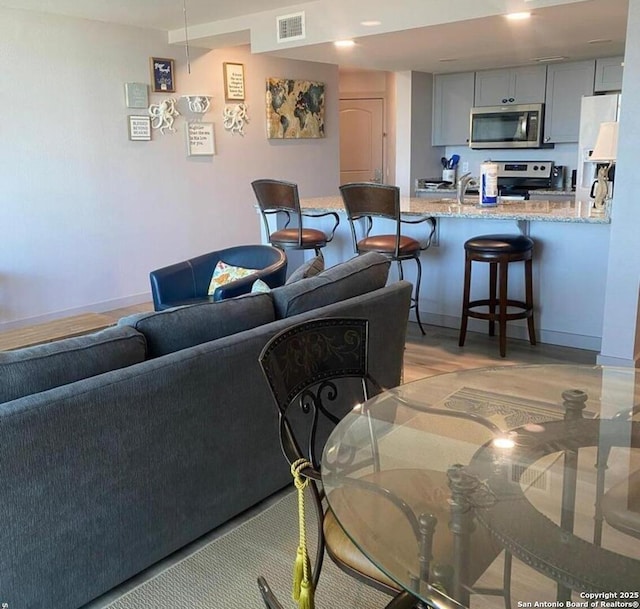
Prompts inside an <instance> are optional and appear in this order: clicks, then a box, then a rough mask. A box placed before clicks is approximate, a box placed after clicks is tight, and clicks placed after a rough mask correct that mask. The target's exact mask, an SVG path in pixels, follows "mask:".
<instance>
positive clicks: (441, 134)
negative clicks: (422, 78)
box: [431, 72, 475, 146]
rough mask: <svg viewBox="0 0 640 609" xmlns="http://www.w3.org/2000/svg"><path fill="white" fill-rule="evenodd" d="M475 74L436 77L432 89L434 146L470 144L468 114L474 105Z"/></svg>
mask: <svg viewBox="0 0 640 609" xmlns="http://www.w3.org/2000/svg"><path fill="white" fill-rule="evenodd" d="M474 82H475V73H474V72H462V73H459V74H436V75H435V77H434V87H433V116H432V118H433V131H432V136H431V143H432V144H433V145H434V146H465V145H467V144H468V143H469V112H470V110H471V108H472V106H473V89H474Z"/></svg>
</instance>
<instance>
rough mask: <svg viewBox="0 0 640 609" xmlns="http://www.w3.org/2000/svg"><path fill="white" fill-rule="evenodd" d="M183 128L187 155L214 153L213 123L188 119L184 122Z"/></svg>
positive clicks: (208, 154) (209, 154) (210, 154)
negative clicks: (185, 133) (185, 136)
mask: <svg viewBox="0 0 640 609" xmlns="http://www.w3.org/2000/svg"><path fill="white" fill-rule="evenodd" d="M185 129H186V132H187V155H188V156H212V155H214V154H215V153H216V143H215V140H214V137H213V123H200V122H195V121H190V122H188V123H187V124H186V126H185Z"/></svg>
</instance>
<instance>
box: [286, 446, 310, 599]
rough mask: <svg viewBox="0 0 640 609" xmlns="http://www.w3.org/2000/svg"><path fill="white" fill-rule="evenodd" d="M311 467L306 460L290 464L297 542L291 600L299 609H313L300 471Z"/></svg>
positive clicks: (304, 481) (303, 483)
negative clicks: (296, 505) (294, 492)
mask: <svg viewBox="0 0 640 609" xmlns="http://www.w3.org/2000/svg"><path fill="white" fill-rule="evenodd" d="M309 467H313V464H312V463H311V462H310V461H308V460H307V459H298V460H297V461H294V462H293V463H292V464H291V475H292V476H293V483H294V485H295V487H296V489H297V490H298V530H299V541H298V551H297V553H296V561H295V565H294V576H293V600H295V601H298V602H299V606H300V609H302V608H303V607H304V609H313V592H314V591H313V583H312V581H311V561H310V560H309V553H308V551H307V535H306V528H305V509H304V508H305V506H304V491H305V489H306V488H307V486H308V485H309V479H308V478H307V477H306V476H303V475H302V473H301V472H302V471H303V470H305V469H307V468H309Z"/></svg>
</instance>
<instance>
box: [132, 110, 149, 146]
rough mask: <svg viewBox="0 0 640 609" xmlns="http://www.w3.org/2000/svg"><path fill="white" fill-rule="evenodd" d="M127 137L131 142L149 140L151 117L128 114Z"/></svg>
mask: <svg viewBox="0 0 640 609" xmlns="http://www.w3.org/2000/svg"><path fill="white" fill-rule="evenodd" d="M128 118H129V139H130V140H131V141H132V142H148V141H149V140H151V117H149V116H129V117H128Z"/></svg>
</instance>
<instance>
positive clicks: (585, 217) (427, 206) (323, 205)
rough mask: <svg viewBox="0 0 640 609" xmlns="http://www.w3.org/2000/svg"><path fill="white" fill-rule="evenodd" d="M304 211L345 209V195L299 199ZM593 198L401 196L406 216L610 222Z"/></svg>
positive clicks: (608, 216) (589, 222)
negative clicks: (477, 200)
mask: <svg viewBox="0 0 640 609" xmlns="http://www.w3.org/2000/svg"><path fill="white" fill-rule="evenodd" d="M300 204H301V207H302V209H303V210H308V211H312V210H313V211H318V212H321V211H338V212H339V211H344V205H343V203H342V197H340V196H333V197H315V198H304V199H301V200H300ZM591 205H592V203H591V201H575V200H572V201H567V200H556V201H554V200H553V199H549V200H536V201H508V202H506V201H505V202H504V203H502V204H500V205H496V206H495V207H481V206H479V205H477V204H468V205H467V204H465V205H458V203H457V202H456V200H455V198H449V197H443V198H442V199H433V198H419V197H411V198H409V197H402V199H401V202H400V208H401V211H402V214H403V215H408V216H410V215H415V216H431V217H433V218H492V219H494V220H526V221H534V222H576V223H583V224H609V223H610V222H611V217H610V215H609V211H608V210H607V212H606V213H604V214H600V215H596V214H593V213H592V211H591Z"/></svg>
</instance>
